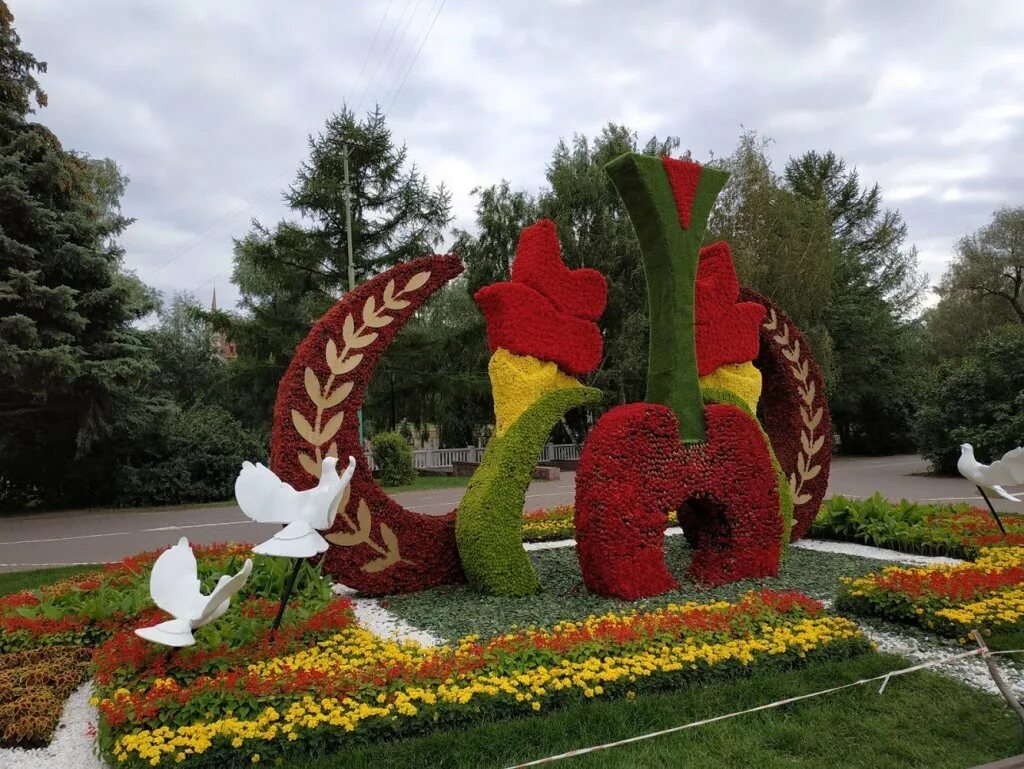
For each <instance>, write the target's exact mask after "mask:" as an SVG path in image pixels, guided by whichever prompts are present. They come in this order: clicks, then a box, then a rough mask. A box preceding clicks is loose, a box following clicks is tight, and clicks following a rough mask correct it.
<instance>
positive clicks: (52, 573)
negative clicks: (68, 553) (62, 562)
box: [0, 566, 103, 596]
mask: <svg viewBox="0 0 1024 769" xmlns="http://www.w3.org/2000/svg"><path fill="white" fill-rule="evenodd" d="M101 568H103V567H101V566H56V567H54V568H51V569H32V570H31V571H11V572H0V596H3V595H10V594H11V593H18V592H20V591H22V590H34V589H35V588H37V587H44V586H45V585H52V584H53V583H54V582H59V581H60V580H62V579H65V578H66V577H71V576H74V575H76V574H87V573H89V572H91V571H97V570H98V569H101Z"/></svg>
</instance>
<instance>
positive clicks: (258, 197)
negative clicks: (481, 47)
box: [143, 0, 411, 293]
mask: <svg viewBox="0 0 1024 769" xmlns="http://www.w3.org/2000/svg"><path fill="white" fill-rule="evenodd" d="M410 1H411V0H410ZM393 4H394V0H388V4H387V6H386V7H385V8H384V13H383V15H382V16H381V17H380V21H379V22H377V29H376V31H374V33H373V39H372V40H371V41H370V45H369V47H368V48H367V49H366V55H365V56H364V57H363V62H362V64H361V65H360V67H359V73H358V74H357V75H356V79H355V80H354V81H353V83H352V89H351V91H350V92H349V101H350V102H351V100H352V98H353V97H354V96H355V93H356V90H357V89H358V88H359V83H360V81H361V80H362V77H363V73H364V72H365V71H366V65H367V63H368V62H369V60H370V56H371V55H372V53H373V50H374V48H376V46H377V41H378V40H379V39H380V31H381V29H383V27H384V22H385V21H386V20H387V18H388V14H389V13H390V12H391V6H392V5H393ZM386 52H387V51H386V49H385V54H386ZM378 65H379V62H378ZM354 114H355V112H354V111H353V115H354ZM290 170H291V169H290V168H288V169H285V170H284V171H282V172H281V173H279V174H278V175H277V176H275V177H274V178H273V179H272V180H271V181H270V182H268V183H266V184H264V185H262V186H261V187H258V188H257V189H256V191H255V193H254V196H253V199H252V200H250V201H248V202H247V203H245V204H243V205H242V206H240V207H238V208H236V209H235V210H233V211H229V212H228V213H226V214H224V215H223V216H221V217H219V218H218V219H216V220H214V221H213V222H212V223H210V224H209V225H207V227H206V228H205V229H203V230H202V231H201V232H199V234H197V235H195V236H193V238H192V240H191V241H189V243H187V244H186V245H184V246H182V247H181V248H179V249H178V251H176V252H175V253H174V254H173V255H172V256H171V258H170V259H167V260H165V261H164V262H162V263H160V264H159V265H157V266H156V267H154V268H153V269H151V270H147V271H145V272H144V273H143V277H147V278H148V277H150V276H151V275H154V274H156V273H157V272H159V271H160V270H162V269H164V268H165V267H168V266H170V265H171V264H173V263H174V262H176V261H177V260H178V259H180V258H181V257H182V256H184V255H185V254H187V253H188V252H189V251H191V250H192V249H193V248H195V247H196V246H198V245H200V244H201V243H203V242H205V240H206V236H207V235H209V234H210V233H212V232H213V231H215V230H216V229H218V228H219V227H220V226H221V225H223V224H227V223H228V222H231V221H234V220H235V219H237V218H238V216H239V215H240V214H242V213H247V212H251V211H252V209H253V208H254V207H255V206H256V205H257V204H259V203H262V202H264V201H265V200H267V199H268V198H269V197H271V196H272V195H273V194H274V192H275V191H276V190H277V184H278V181H279V180H280V179H281V177H283V176H285V175H286V174H288V173H289V172H290ZM224 274H225V273H224V272H223V271H222V272H219V273H217V274H216V275H214V276H213V277H211V278H209V279H208V280H206V281H204V282H203V283H201V284H199V285H198V286H196V287H195V288H193V289H192V290H191V293H194V292H196V291H198V290H199V289H201V288H203V287H204V286H207V285H209V284H210V283H211V282H212V281H214V280H216V279H217V278H219V277H221V276H222V275H224Z"/></svg>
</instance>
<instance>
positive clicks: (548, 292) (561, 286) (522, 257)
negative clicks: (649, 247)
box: [512, 219, 608, 320]
mask: <svg viewBox="0 0 1024 769" xmlns="http://www.w3.org/2000/svg"><path fill="white" fill-rule="evenodd" d="M512 280H513V281H514V282H516V283H525V284H526V285H527V286H529V287H530V288H532V289H535V290H537V291H539V292H540V293H542V294H543V295H544V296H546V297H547V298H548V299H550V300H551V303H552V304H553V305H554V306H555V308H556V309H558V310H560V311H561V312H564V313H568V314H569V315H575V316H576V317H578V318H584V319H585V320H597V319H598V318H599V317H601V313H602V312H603V311H604V306H605V302H606V301H607V300H608V285H607V283H606V282H605V279H604V275H602V274H601V273H600V272H599V271H598V270H592V269H589V268H586V267H584V268H582V269H578V270H570V269H569V268H568V267H566V266H565V262H563V261H562V252H561V249H560V247H559V245H558V234H557V232H556V231H555V223H554V222H553V221H551V220H550V219H541V220H540V221H539V222H537V223H536V224H534V225H533V226H531V227H527V228H526V229H524V230H523V232H522V234H521V235H520V236H519V247H518V248H517V249H516V258H515V260H514V261H513V262H512Z"/></svg>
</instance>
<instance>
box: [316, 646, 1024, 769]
mask: <svg viewBox="0 0 1024 769" xmlns="http://www.w3.org/2000/svg"><path fill="white" fill-rule="evenodd" d="M906 664H907V663H906V662H905V661H904V660H902V659H900V658H898V657H892V656H889V655H882V654H869V655H865V656H863V657H860V658H858V659H853V660H847V661H843V662H835V663H827V664H822V665H816V666H814V667H811V668H808V669H804V670H795V671H791V672H787V673H781V674H780V673H763V674H757V675H754V676H752V677H750V678H748V679H743V680H734V681H726V682H721V683H716V684H711V685H707V686H702V687H697V688H694V689H692V690H687V691H681V692H676V693H671V694H655V695H646V696H643V697H639V698H637V699H636V700H632V701H630V700H609V701H602V702H590V703H585V704H580V705H577V706H573V707H569V708H566V709H565V710H561V711H557V712H554V713H551V714H548V715H546V716H543V717H540V716H538V717H533V718H518V719H508V720H503V721H501V722H493V723H486V724H483V725H480V726H477V727H474V728H471V729H466V730H460V731H454V732H453V731H447V732H441V733H437V734H433V735H430V736H427V737H421V738H415V739H409V740H403V741H396V742H390V743H383V744H378V745H375V746H368V747H363V748H359V749H354V750H351V751H345V752H344V753H338V754H336V755H331V756H321V757H318V758H316V759H314V760H310V761H308V762H306V761H303V762H302V763H301V765H302V766H304V767H308V768H309V769H342V767H344V768H345V769H363V768H365V769H384V768H385V767H407V766H408V767H428V766H429V767H431V768H432V769H441V768H444V769H457V768H462V767H464V768H465V769H485V768H486V767H507V766H511V765H513V764H516V763H522V762H525V761H529V760H533V759H537V758H542V757H544V756H547V755H552V754H555V753H560V752H564V751H568V750H574V749H576V748H581V747H584V746H588V745H596V744H600V743H604V742H611V741H614V740H618V739H622V738H625V737H631V736H634V735H638V734H643V733H647V732H651V731H655V730H659V729H665V728H669V727H672V726H676V725H680V724H685V723H688V722H691V721H695V720H698V719H702V718H708V717H711V716H716V715H721V714H725V713H730V712H734V711H737V710H742V709H745V708H750V707H754V706H757V705H761V704H764V703H767V702H772V701H774V700H778V699H780V698H785V697H790V696H794V695H798V694H804V693H808V692H813V691H817V690H820V689H824V688H828V687H831V686H835V685H837V684H841V683H847V682H850V681H854V680H857V679H859V678H867V677H871V676H876V675H880V674H883V673H886V672H888V671H890V670H895V669H897V668H900V667H904V666H906ZM1021 750H1022V742H1021V736H1020V727H1019V724H1018V723H1017V721H1016V718H1015V716H1014V715H1013V714H1012V713H1011V712H1010V711H1009V709H1008V708H1007V707H1006V705H1005V703H1003V702H1002V701H1001V700H999V699H998V698H996V697H994V696H991V695H988V694H985V693H984V692H980V691H978V690H976V689H972V688H971V687H968V686H966V685H964V684H960V683H957V682H955V681H953V680H951V679H948V678H945V677H943V676H940V675H938V674H935V673H929V672H923V673H912V674H910V675H909V676H907V677H905V678H897V679H894V680H892V681H891V682H890V683H889V685H888V686H887V687H886V690H885V693H884V694H882V695H879V694H878V685H877V684H875V685H866V686H860V687H857V688H854V689H850V690H846V691H842V692H837V693H835V694H830V695H826V696H825V697H822V698H816V699H813V700H808V701H805V702H801V703H797V704H794V705H789V706H785V707H783V708H780V709H777V710H771V711H766V712H761V713H755V714H752V715H744V716H739V717H737V718H734V719H731V720H728V721H725V722H720V723H717V724H712V725H709V726H702V727H697V728H696V729H693V730H687V731H685V732H681V733H676V734H672V735H668V736H665V737H656V738H654V739H652V740H647V741H644V742H640V743H635V744H632V745H628V746H623V747H617V748H611V749H610V750H606V751H600V752H597V753H593V754H590V755H587V756H583V757H580V758H574V759H570V760H568V761H566V762H564V766H566V767H567V769H568V768H570V767H571V768H572V769H584V768H590V769H594V768H596V767H601V768H602V769H604V768H609V769H610V768H611V767H645V769H652V768H657V767H665V769H669V767H671V768H672V769H676V768H677V767H679V768H682V767H685V769H727V768H728V767H744V768H746V767H757V768H758V769H821V768H822V767H844V768H845V769H944V768H947V767H948V769H964V768H965V767H973V766H976V765H977V764H981V763H985V762H988V761H995V760H998V759H1002V758H1006V757H1008V756H1010V755H1013V754H1015V753H1019V752H1020V751H1021ZM296 765H298V764H296ZM556 765H557V766H562V765H563V764H562V763H558V764H556Z"/></svg>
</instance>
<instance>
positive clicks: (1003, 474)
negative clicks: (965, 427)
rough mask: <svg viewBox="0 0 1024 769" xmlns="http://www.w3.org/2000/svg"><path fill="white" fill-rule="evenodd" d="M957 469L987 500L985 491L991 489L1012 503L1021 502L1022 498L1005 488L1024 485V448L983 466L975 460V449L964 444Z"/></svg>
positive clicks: (1012, 451)
mask: <svg viewBox="0 0 1024 769" xmlns="http://www.w3.org/2000/svg"><path fill="white" fill-rule="evenodd" d="M956 469H957V470H959V471H960V475H962V476H963V477H964V478H966V479H967V480H969V481H970V482H971V483H973V484H974V485H975V486H977V487H978V488H979V489H980V490H981V492H982V495H983V496H985V498H986V499H988V497H987V495H985V492H984V490H985V489H991V490H992V491H994V492H995V493H996V494H998V495H999V496H1001V497H1002V498H1003V499H1007V500H1009V501H1010V502H1020V501H1021V499H1020V497H1015V496H1013V494H1011V493H1010V492H1008V491H1007V490H1006V489H1004V488H1003V486H1013V485H1016V484H1018V483H1024V447H1020V446H1018V447H1017V448H1015V449H1013V450H1011V451H1007V452H1006V453H1005V454H1003V458H1002V459H999V460H996V461H995V462H993V463H992V464H990V465H983V464H981V462H979V461H978V460H977V459H975V458H974V447H973V446H972V445H971V444H969V443H962V444H960V459H959V460H958V461H957V463H956Z"/></svg>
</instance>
